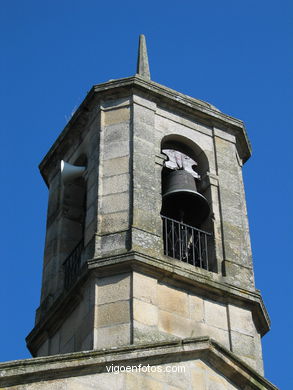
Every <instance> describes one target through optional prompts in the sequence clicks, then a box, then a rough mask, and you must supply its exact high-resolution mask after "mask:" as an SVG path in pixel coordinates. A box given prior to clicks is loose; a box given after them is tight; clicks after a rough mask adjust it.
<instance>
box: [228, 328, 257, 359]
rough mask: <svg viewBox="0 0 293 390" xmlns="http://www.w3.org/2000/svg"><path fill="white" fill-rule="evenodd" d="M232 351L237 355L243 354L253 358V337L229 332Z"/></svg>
mask: <svg viewBox="0 0 293 390" xmlns="http://www.w3.org/2000/svg"><path fill="white" fill-rule="evenodd" d="M231 343H232V352H234V353H236V355H238V356H240V357H241V356H245V357H248V358H250V359H254V358H255V342H254V337H252V336H249V335H246V334H243V333H239V332H233V331H232V332H231Z"/></svg>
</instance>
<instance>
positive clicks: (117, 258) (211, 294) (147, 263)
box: [26, 252, 270, 355]
mask: <svg viewBox="0 0 293 390" xmlns="http://www.w3.org/2000/svg"><path fill="white" fill-rule="evenodd" d="M131 271H138V272H143V273H147V274H148V275H150V276H154V277H157V278H158V279H159V280H161V281H162V280H166V281H169V282H171V284H173V285H175V286H177V287H179V288H180V287H183V288H185V289H186V287H188V288H189V289H190V291H193V292H195V293H197V294H200V295H201V296H203V297H206V298H208V299H212V300H216V301H218V302H221V303H232V304H233V303H234V304H236V305H237V304H238V305H239V303H240V304H242V303H243V304H244V305H245V306H246V307H248V308H250V309H251V310H252V314H253V317H254V320H255V324H256V327H257V329H258V331H259V332H260V334H261V335H262V336H263V335H264V334H265V333H267V332H268V331H269V329H270V320H269V317H268V313H267V311H266V308H265V306H264V303H263V300H262V298H261V295H260V293H259V291H256V292H251V291H248V290H244V289H240V288H238V287H235V286H233V285H230V284H228V283H226V282H221V281H220V280H215V279H216V276H217V275H215V276H214V275H212V273H211V272H208V271H206V270H202V269H197V268H193V267H192V266H190V265H188V264H185V263H183V262H180V261H178V260H174V259H169V258H167V257H165V259H164V260H163V259H158V258H154V257H150V256H146V255H144V254H142V253H137V252H126V253H121V254H119V255H113V256H111V257H105V258H96V259H92V260H89V261H88V269H86V268H84V269H83V272H82V274H81V276H80V278H79V279H78V280H77V281H76V283H75V284H74V285H73V286H72V288H71V289H70V290H69V291H68V292H67V293H64V294H62V295H61V296H60V297H59V298H58V299H57V300H56V301H55V303H54V304H53V305H52V307H51V308H50V309H49V310H48V312H47V315H46V318H44V319H43V320H41V321H40V322H39V323H37V324H36V325H35V327H34V329H33V330H32V331H31V332H30V333H29V335H28V336H27V338H26V341H27V346H28V349H29V350H30V352H31V353H32V355H35V353H36V352H35V351H36V350H37V348H38V346H40V345H41V343H42V341H43V340H44V339H45V334H46V332H49V333H54V331H55V330H56V329H57V328H58V327H59V326H60V325H61V324H62V322H63V321H64V313H66V312H68V310H73V309H74V307H75V306H76V305H77V303H78V302H79V301H80V299H81V297H80V294H81V289H82V286H83V284H84V283H85V281H86V280H87V279H88V278H89V277H91V276H92V275H95V277H103V276H108V275H114V274H118V273H125V272H131Z"/></svg>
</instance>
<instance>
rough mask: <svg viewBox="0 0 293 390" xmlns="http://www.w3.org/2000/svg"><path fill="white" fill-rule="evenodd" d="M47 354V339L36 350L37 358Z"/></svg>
mask: <svg viewBox="0 0 293 390" xmlns="http://www.w3.org/2000/svg"><path fill="white" fill-rule="evenodd" d="M48 354H49V339H47V340H46V341H45V342H44V343H43V344H42V345H41V346H40V347H39V349H38V352H37V356H38V357H39V356H47V355H48Z"/></svg>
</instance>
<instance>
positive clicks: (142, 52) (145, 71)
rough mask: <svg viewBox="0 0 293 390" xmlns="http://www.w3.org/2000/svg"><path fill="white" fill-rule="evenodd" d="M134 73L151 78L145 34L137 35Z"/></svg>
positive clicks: (147, 78)
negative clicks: (137, 42)
mask: <svg viewBox="0 0 293 390" xmlns="http://www.w3.org/2000/svg"><path fill="white" fill-rule="evenodd" d="M136 73H137V74H139V75H140V76H141V77H143V78H144V79H146V80H150V79H151V74H150V67H149V60H148V53H147V48H146V42H145V36H144V35H143V34H141V35H140V36H139V45H138V56H137V68H136Z"/></svg>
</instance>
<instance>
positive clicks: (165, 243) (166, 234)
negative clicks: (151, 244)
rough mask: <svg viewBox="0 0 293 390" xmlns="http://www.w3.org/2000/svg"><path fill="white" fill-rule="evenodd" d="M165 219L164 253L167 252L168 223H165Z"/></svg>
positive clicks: (166, 253) (165, 220)
mask: <svg viewBox="0 0 293 390" xmlns="http://www.w3.org/2000/svg"><path fill="white" fill-rule="evenodd" d="M167 224H168V223H167V219H166V218H165V219H164V226H165V241H164V247H165V255H168V254H169V250H168V249H169V248H168V230H167V228H168V225H167Z"/></svg>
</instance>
